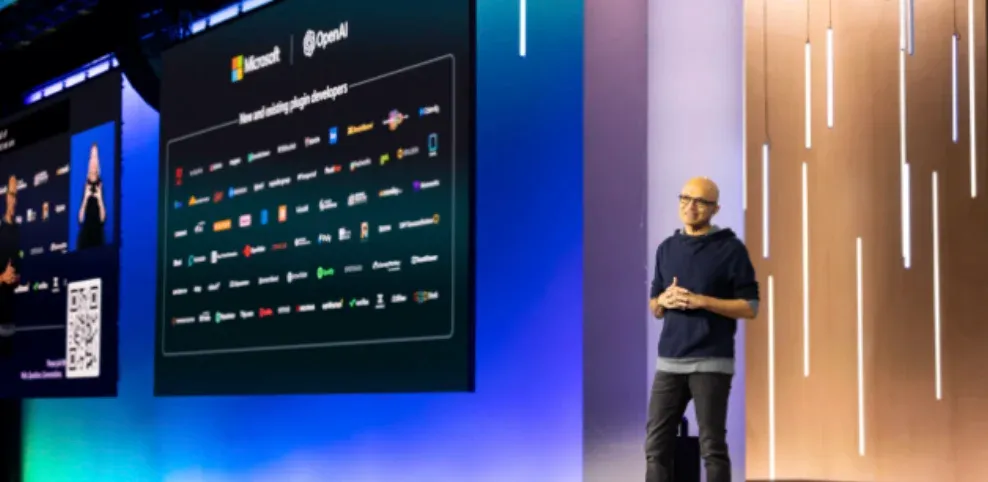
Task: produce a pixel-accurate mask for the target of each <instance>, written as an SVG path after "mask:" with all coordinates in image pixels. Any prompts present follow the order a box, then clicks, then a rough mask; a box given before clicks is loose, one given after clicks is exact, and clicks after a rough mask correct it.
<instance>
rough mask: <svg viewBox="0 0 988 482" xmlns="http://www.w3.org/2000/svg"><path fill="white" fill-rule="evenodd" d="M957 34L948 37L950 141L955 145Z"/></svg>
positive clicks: (957, 134)
mask: <svg viewBox="0 0 988 482" xmlns="http://www.w3.org/2000/svg"><path fill="white" fill-rule="evenodd" d="M957 40H958V39H957V34H956V33H955V34H953V35H951V36H950V139H951V140H952V141H954V144H957V140H958V137H959V133H958V132H957V131H958V127H957Z"/></svg>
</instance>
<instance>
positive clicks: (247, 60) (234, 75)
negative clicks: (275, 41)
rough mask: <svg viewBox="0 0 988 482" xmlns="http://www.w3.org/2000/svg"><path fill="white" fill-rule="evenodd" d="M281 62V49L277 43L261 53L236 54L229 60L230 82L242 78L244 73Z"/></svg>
mask: <svg viewBox="0 0 988 482" xmlns="http://www.w3.org/2000/svg"><path fill="white" fill-rule="evenodd" d="M280 63H281V49H280V48H278V46H277V45H275V46H274V48H272V49H271V51H269V52H268V53H266V54H263V55H247V56H243V55H238V56H236V57H234V58H233V59H232V60H230V82H240V81H241V80H244V75H245V74H249V73H252V72H257V71H258V70H261V69H264V68H267V67H271V66H273V65H277V64H280Z"/></svg>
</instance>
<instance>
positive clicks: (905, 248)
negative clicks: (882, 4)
mask: <svg viewBox="0 0 988 482" xmlns="http://www.w3.org/2000/svg"><path fill="white" fill-rule="evenodd" d="M907 1H909V0H899V171H900V176H899V179H900V186H899V192H900V197H901V202H900V211H901V216H902V220H901V226H902V262H903V265H904V266H905V267H906V269H909V267H910V265H911V264H912V239H911V238H912V226H911V224H910V223H911V219H912V215H911V214H910V206H909V162H908V160H907V152H906V147H907V146H906V132H907V130H906V55H907V50H908V47H909V45H908V44H909V33H908V24H907V20H908V19H907V13H906V12H907V10H908V8H909V6H908V5H907Z"/></svg>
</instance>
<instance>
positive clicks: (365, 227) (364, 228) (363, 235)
mask: <svg viewBox="0 0 988 482" xmlns="http://www.w3.org/2000/svg"><path fill="white" fill-rule="evenodd" d="M367 236H370V224H367V221H364V222H362V223H360V239H367Z"/></svg>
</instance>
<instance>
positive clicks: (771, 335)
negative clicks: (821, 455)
mask: <svg viewBox="0 0 988 482" xmlns="http://www.w3.org/2000/svg"><path fill="white" fill-rule="evenodd" d="M768 479H769V480H775V281H774V280H773V278H772V275H768Z"/></svg>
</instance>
